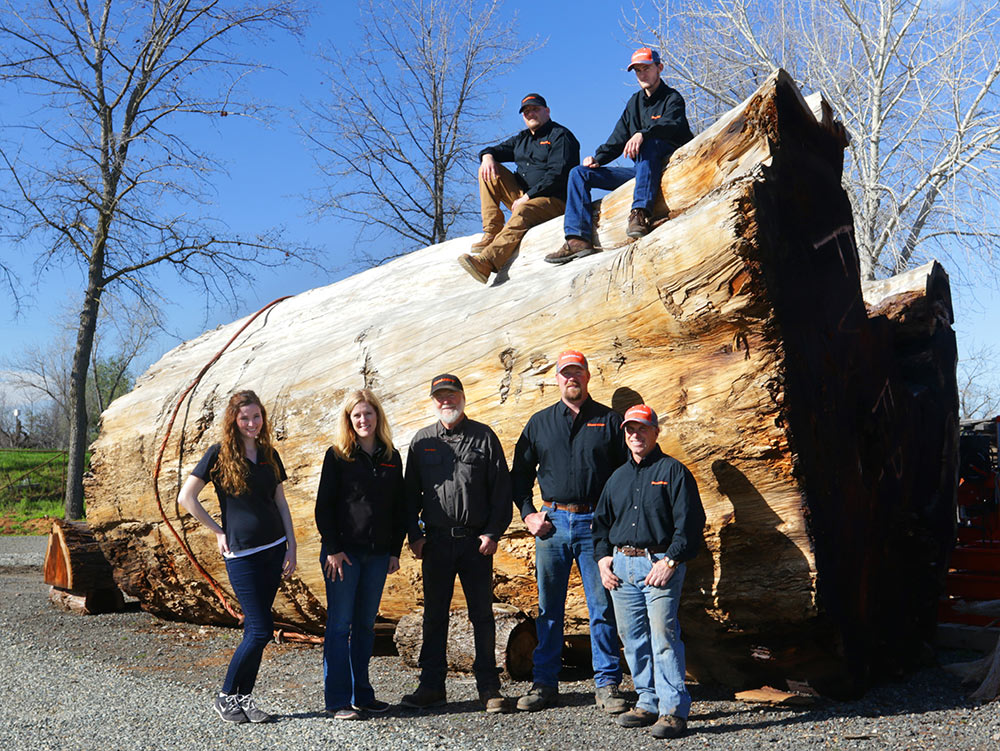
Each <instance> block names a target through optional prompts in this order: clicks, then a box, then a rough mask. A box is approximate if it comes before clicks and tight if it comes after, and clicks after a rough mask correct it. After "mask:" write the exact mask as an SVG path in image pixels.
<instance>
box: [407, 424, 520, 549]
mask: <svg viewBox="0 0 1000 751" xmlns="http://www.w3.org/2000/svg"><path fill="white" fill-rule="evenodd" d="M405 479H406V502H407V516H408V530H409V535H410V542H413V541H414V540H417V539H418V538H420V537H422V536H423V533H422V532H421V531H420V527H419V526H418V524H417V522H418V520H420V519H422V520H423V522H424V526H425V527H426V528H427V529H448V528H451V527H465V528H466V529H468V530H469V533H470V534H475V535H482V534H485V535H488V536H489V537H491V538H493V539H494V540H498V539H500V536H501V535H502V534H503V533H504V531H505V530H506V529H507V526H508V525H509V524H510V520H511V496H510V472H509V471H508V469H507V460H506V459H505V458H504V455H503V447H502V446H501V445H500V441H499V439H498V438H497V436H496V433H494V432H493V430H492V429H491V428H490V427H489V426H488V425H483V423H481V422H476V421H475V420H470V419H469V418H468V417H464V418H463V419H462V421H461V422H459V423H458V425H456V426H455V427H454V428H452V429H450V430H449V429H448V428H446V427H445V426H444V425H442V424H441V421H440V420H439V421H437V422H435V423H434V424H433V425H428V426H427V427H426V428H421V429H420V430H418V431H417V433H416V435H414V436H413V440H412V441H410V452H409V454H408V455H407V457H406V475H405Z"/></svg>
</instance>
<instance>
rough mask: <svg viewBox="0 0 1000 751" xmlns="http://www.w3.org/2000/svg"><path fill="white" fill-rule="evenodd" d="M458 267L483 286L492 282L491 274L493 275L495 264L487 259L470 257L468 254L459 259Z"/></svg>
mask: <svg viewBox="0 0 1000 751" xmlns="http://www.w3.org/2000/svg"><path fill="white" fill-rule="evenodd" d="M458 265H459V266H461V267H462V268H463V269H465V270H466V271H468V272H469V275H470V276H471V277H472V278H473V279H475V280H476V281H477V282H481V283H483V284H486V282H488V281H489V280H490V274H492V273H493V264H491V263H490V262H489V261H487V260H486V259H485V258H480V257H479V256H470V255H469V254H468V253H463V254H462V255H460V256H459V257H458Z"/></svg>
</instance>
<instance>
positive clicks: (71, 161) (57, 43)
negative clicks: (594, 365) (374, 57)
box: [0, 0, 303, 518]
mask: <svg viewBox="0 0 1000 751" xmlns="http://www.w3.org/2000/svg"><path fill="white" fill-rule="evenodd" d="M92 6H95V7H92ZM0 8H2V9H0V83H2V84H3V85H5V86H6V87H7V88H8V89H9V90H16V91H17V92H18V93H19V94H21V95H22V96H23V97H25V98H30V99H31V101H32V102H33V104H34V109H33V111H32V113H31V118H30V121H29V122H27V123H24V124H23V126H22V128H21V130H20V132H21V133H23V134H24V137H23V140H22V141H20V142H19V143H17V144H16V145H9V144H3V146H2V148H0V169H2V168H5V170H6V175H7V177H8V178H9V180H10V186H11V191H12V192H13V193H14V194H15V196H16V197H17V198H18V205H19V211H20V212H22V215H23V216H24V218H25V220H24V222H23V223H22V225H21V227H20V230H19V232H20V235H19V236H18V237H17V239H19V240H22V241H29V240H30V241H31V243H32V244H31V245H27V247H32V248H35V247H43V248H44V249H45V250H44V252H43V255H42V257H41V259H40V262H41V264H42V265H43V266H44V265H48V264H51V263H54V262H57V261H62V260H64V259H66V258H69V259H72V260H74V261H75V262H77V263H79V264H80V265H81V266H82V267H83V268H84V269H85V271H86V286H85V289H84V290H83V299H82V301H81V306H80V311H79V324H78V326H77V328H76V331H77V335H76V345H75V348H74V352H73V357H72V366H71V369H70V397H69V402H70V403H69V410H70V414H71V417H72V420H71V425H70V439H69V467H68V470H67V476H68V479H67V483H66V485H67V487H66V515H67V517H69V518H80V517H81V516H82V514H83V462H84V451H85V449H86V435H87V404H86V379H87V372H88V370H89V366H90V362H91V353H92V349H93V342H94V332H95V330H96V328H97V316H98V310H99V309H100V306H101V300H102V297H103V295H104V293H105V291H106V290H108V289H109V288H116V289H117V290H118V293H119V295H120V296H122V297H124V296H126V295H128V294H131V295H133V296H134V297H135V298H136V299H139V300H142V299H148V297H149V296H150V295H151V294H152V293H151V290H152V289H153V287H154V285H152V284H149V283H148V281H149V276H150V273H151V271H152V270H153V269H154V268H157V267H169V268H170V269H172V270H173V271H175V272H176V273H177V274H178V275H179V276H180V277H181V278H182V279H184V280H186V281H189V282H191V283H194V284H196V285H200V286H201V287H202V288H203V289H204V290H205V292H206V294H207V295H210V296H211V295H222V296H226V295H227V293H232V292H233V291H234V288H235V287H234V285H236V284H237V283H238V281H239V280H241V279H244V278H246V277H247V276H248V274H249V272H250V270H251V269H252V268H253V266H252V264H266V265H279V264H282V263H284V262H286V260H287V259H288V257H289V256H290V255H298V254H299V252H300V251H299V250H296V249H290V248H288V247H283V246H282V245H281V243H280V239H279V235H278V233H277V231H274V232H272V233H270V234H266V235H264V236H258V237H248V238H243V237H239V236H235V235H233V234H231V233H230V232H229V231H228V230H227V228H226V227H224V226H221V225H220V224H219V223H218V222H216V221H213V220H212V219H211V218H210V216H211V215H210V214H206V213H205V209H204V205H205V203H207V201H206V196H205V195H204V194H205V192H206V187H207V178H208V176H209V175H210V174H211V172H212V171H213V169H214V168H216V167H217V165H216V163H215V162H214V161H213V160H212V159H211V158H210V157H209V155H208V154H206V153H203V152H202V151H201V150H200V149H199V148H198V146H197V144H196V143H194V142H192V140H190V137H191V132H192V131H191V130H190V126H192V125H193V124H194V123H193V122H192V120H194V119H196V118H199V117H201V118H212V119H217V118H221V117H226V116H230V115H243V116H252V115H255V114H258V113H260V112H261V110H260V109H259V108H258V107H257V106H255V105H254V104H253V103H252V102H251V101H244V100H243V93H244V87H243V84H244V81H245V78H246V77H247V76H248V75H249V74H250V73H252V72H253V71H255V70H256V69H258V68H259V67H260V66H259V65H258V64H257V63H256V62H255V61H254V60H253V59H252V58H249V57H248V55H249V54H250V52H251V50H252V47H251V46H250V45H245V46H244V47H243V50H245V51H246V52H244V53H243V54H241V50H240V48H239V47H238V46H237V45H238V44H239V43H245V42H247V40H248V36H252V35H264V34H268V33H271V32H272V31H275V30H280V31H297V30H298V29H299V24H300V22H301V20H302V18H303V15H302V14H303V11H302V10H301V9H300V7H299V4H298V3H297V2H295V0H261V1H260V2H255V1H253V0H127V1H121V2H114V0H103V2H99V3H88V2H86V0H48V1H47V2H42V3H36V2H20V3H16V2H13V1H12V0H6V2H4V3H3V5H2V6H0ZM10 132H11V131H7V132H6V133H5V135H9V133H10Z"/></svg>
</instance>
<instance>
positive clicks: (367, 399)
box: [333, 389, 392, 462]
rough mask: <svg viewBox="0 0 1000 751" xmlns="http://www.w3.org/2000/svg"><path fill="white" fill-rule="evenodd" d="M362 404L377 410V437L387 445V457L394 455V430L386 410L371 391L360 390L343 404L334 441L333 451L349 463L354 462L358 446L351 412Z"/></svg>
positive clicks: (351, 394)
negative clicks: (386, 415) (391, 427)
mask: <svg viewBox="0 0 1000 751" xmlns="http://www.w3.org/2000/svg"><path fill="white" fill-rule="evenodd" d="M362 402H364V403H366V404H370V405H371V407H372V409H374V410H375V417H376V423H375V437H376V438H377V439H378V440H379V441H381V442H382V443H383V444H385V453H386V455H387V456H391V455H392V430H391V429H390V428H389V421H388V420H387V419H386V417H385V410H384V409H382V402H380V401H379V400H378V397H377V396H375V394H374V393H373V392H372V391H371V389H358V390H357V391H352V392H351V393H350V394H348V395H347V398H346V399H344V402H343V404H341V406H340V414H339V415H338V416H337V435H336V437H335V438H334V439H333V450H334V451H335V452H337V455H338V456H339V457H340V458H341V459H346V460H347V461H349V462H350V461H354V459H353V454H354V449H355V448H356V447H357V445H358V434H357V433H355V432H354V425H353V424H352V423H351V412H352V411H353V410H354V408H355V407H357V406H358V405H359V404H361V403H362Z"/></svg>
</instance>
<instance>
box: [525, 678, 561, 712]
mask: <svg viewBox="0 0 1000 751" xmlns="http://www.w3.org/2000/svg"><path fill="white" fill-rule="evenodd" d="M558 696H559V688H558V687H557V686H543V685H542V684H541V683H533V684H532V686H531V690H530V691H528V693H526V694H525V695H524V696H522V697H521V698H520V699H518V700H517V708H518V709H520V710H522V711H524V712H537V711H538V710H539V709H545V707H552V706H555V704H556V701H557V698H558Z"/></svg>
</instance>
